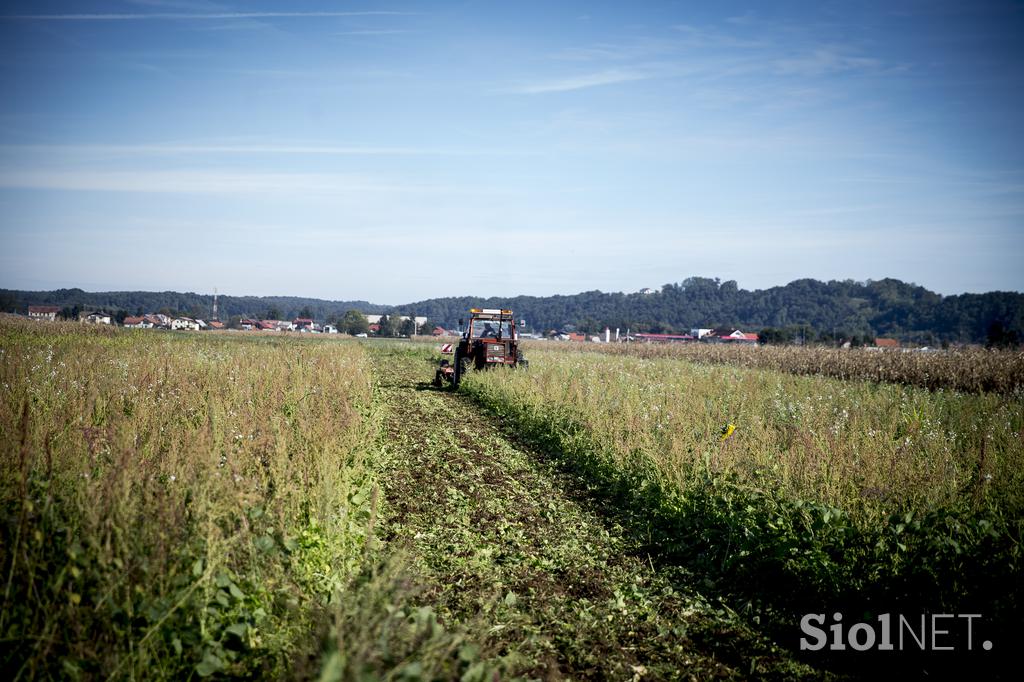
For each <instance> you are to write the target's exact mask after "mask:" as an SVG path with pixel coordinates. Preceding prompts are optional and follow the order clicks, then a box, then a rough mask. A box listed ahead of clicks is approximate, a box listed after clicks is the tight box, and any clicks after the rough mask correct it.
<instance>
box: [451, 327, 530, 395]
mask: <svg viewBox="0 0 1024 682" xmlns="http://www.w3.org/2000/svg"><path fill="white" fill-rule="evenodd" d="M464 322H465V321H464V320H461V319H460V320H459V327H463V326H464V327H465V330H464V331H463V332H462V338H461V339H459V344H458V345H457V346H456V347H455V358H454V360H453V361H452V362H449V361H448V360H442V361H441V365H440V367H438V368H437V372H436V373H435V374H434V386H442V385H443V384H444V383H445V382H449V383H451V384H452V385H453V386H454V387H455V388H458V386H459V382H460V381H462V377H464V376H465V375H466V372H468V371H469V370H471V369H489V368H491V367H501V366H504V367H522V368H524V369H525V368H526V366H527V365H528V363H527V361H526V358H525V357H524V356H523V354H522V352H521V351H520V350H519V335H518V334H517V333H516V321H515V319H514V317H513V315H512V311H511V310H499V309H497V308H471V309H470V311H469V324H466V325H464Z"/></svg>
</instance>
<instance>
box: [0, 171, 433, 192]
mask: <svg viewBox="0 0 1024 682" xmlns="http://www.w3.org/2000/svg"><path fill="white" fill-rule="evenodd" d="M0 187H7V188H20V189H39V190H61V191H84V192H144V193H153V194H167V193H170V194H236V195H238V194H258V195H278V196H280V195H287V196H301V195H311V194H312V195H355V196H359V195H362V194H364V193H367V192H386V193H410V192H415V193H422V192H427V193H436V192H444V191H449V190H450V188H444V187H438V186H432V185H417V184H404V183H395V182H384V181H381V180H379V179H376V178H372V177H367V176H362V175H356V174H343V173H252V172H244V171H237V172H236V171H207V170H181V171H142V170H135V171H106V170H99V171H97V170H95V169H73V170H50V169H18V170H4V171H0Z"/></svg>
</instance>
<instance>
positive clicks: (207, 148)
mask: <svg viewBox="0 0 1024 682" xmlns="http://www.w3.org/2000/svg"><path fill="white" fill-rule="evenodd" d="M0 153H27V154H54V155H57V156H64V155H68V154H84V155H106V156H109V155H123V156H161V155H196V154H227V155H230V154H239V155H244V154H252V155H257V154H263V155H278V154H280V155H294V156H524V155H529V154H531V152H528V151H524V150H516V149H499V148H494V147H470V148H465V149H457V148H451V147H448V148H446V147H356V146H338V145H315V144H299V145H267V144H137V145H117V144H97V145H88V144H84V145H0Z"/></svg>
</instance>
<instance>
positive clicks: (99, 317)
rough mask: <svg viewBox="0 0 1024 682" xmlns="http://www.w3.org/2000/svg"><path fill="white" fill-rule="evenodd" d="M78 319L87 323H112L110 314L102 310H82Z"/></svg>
mask: <svg viewBox="0 0 1024 682" xmlns="http://www.w3.org/2000/svg"><path fill="white" fill-rule="evenodd" d="M78 321H79V322H84V323H85V324H110V314H109V313H101V312H81V313H79V314H78Z"/></svg>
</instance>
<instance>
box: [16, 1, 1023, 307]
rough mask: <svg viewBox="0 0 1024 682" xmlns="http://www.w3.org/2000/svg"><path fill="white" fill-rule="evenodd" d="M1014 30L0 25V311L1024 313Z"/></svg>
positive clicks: (462, 16)
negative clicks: (872, 295) (88, 295)
mask: <svg viewBox="0 0 1024 682" xmlns="http://www.w3.org/2000/svg"><path fill="white" fill-rule="evenodd" d="M1022 35H1024V3H1021V2H1020V1H1014V2H1011V1H1009V0H1002V1H992V2H987V1H978V2H941V1H921V2H901V1H898V0H896V1H889V2H852V1H843V2H824V3H810V2H781V3H764V2H715V3H696V2H694V3H689V2H651V3H642V2H630V3H625V2H622V3H595V2H558V3H553V2H536V3H531V2H515V3H499V2H436V3H430V2H408V1H405V2H394V3H372V2H362V3H360V2H313V1H308V2H284V0H277V1H276V2H206V1H204V0H189V1H184V0H183V1H176V0H136V1H134V2H129V1H121V2H115V1H111V2H22V3H18V2H8V3H5V4H4V5H3V9H2V10H0V287H7V288H24V289H52V288H57V287H74V286H78V287H81V288H83V289H87V290H129V289H142V290H166V289H171V290H184V291H198V292H212V290H213V289H214V287H217V288H218V289H219V290H220V291H221V292H222V293H230V294H257V295H272V294H282V295H305V296H316V297H322V298H331V299H367V300H370V301H374V302H378V303H392V304H397V303H403V302H409V301H414V300H420V299H423V298H428V297H434V296H446V295H465V294H479V295H495V296H501V295H515V294H536V295H549V294H556V293H563V294H565V293H575V292H578V291H584V290H591V289H601V290H603V291H635V290H637V289H640V288H641V287H645V286H655V287H656V286H659V285H661V284H664V283H666V282H676V281H681V280H682V279H684V278H686V277H688V276H711V277H721V278H722V279H735V280H737V281H738V283H739V285H740V286H741V287H744V288H748V289H749V288H764V287H769V286H774V285H780V284H785V283H787V282H789V281H791V280H793V279H797V278H801V277H815V278H818V279H847V278H851V279H856V280H864V279H869V278H870V279H879V278H882V277H897V278H900V279H903V280H906V281H913V282H916V283H918V284H922V285H924V286H927V287H929V288H931V289H933V290H936V291H939V292H941V293H945V294H951V293H960V292H964V291H989V290H995V289H1002V290H1017V291H1021V290H1024V268H1022V267H1021V262H1022V254H1024V248H1022V247H1024V234H1022V233H1024V115H1022V114H1021V111H1022V110H1024V87H1022V85H1024V83H1022V80H1024V77H1022V74H1024V47H1022V45H1024V42H1022V41H1021V40H1020V36H1022Z"/></svg>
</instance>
